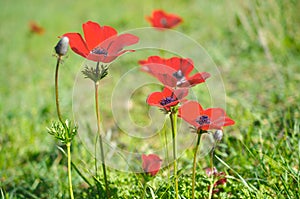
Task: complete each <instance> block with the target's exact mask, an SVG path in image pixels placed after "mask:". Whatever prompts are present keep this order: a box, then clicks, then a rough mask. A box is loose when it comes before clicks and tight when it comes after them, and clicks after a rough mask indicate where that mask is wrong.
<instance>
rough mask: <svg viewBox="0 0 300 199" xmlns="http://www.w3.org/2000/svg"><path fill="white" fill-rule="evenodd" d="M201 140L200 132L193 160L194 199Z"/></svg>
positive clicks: (193, 196)
mask: <svg viewBox="0 0 300 199" xmlns="http://www.w3.org/2000/svg"><path fill="white" fill-rule="evenodd" d="M200 138H201V134H200V133H199V132H198V136H197V144H196V148H195V152H194V160H193V177H192V199H194V198H195V179H196V166H197V164H196V162H197V161H196V160H197V152H198V148H199V143H200Z"/></svg>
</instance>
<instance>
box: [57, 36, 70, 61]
mask: <svg viewBox="0 0 300 199" xmlns="http://www.w3.org/2000/svg"><path fill="white" fill-rule="evenodd" d="M68 46H69V38H68V37H62V38H61V39H60V40H59V42H58V43H57V45H56V46H55V47H54V49H55V52H56V54H58V55H59V56H64V55H65V54H67V52H68Z"/></svg>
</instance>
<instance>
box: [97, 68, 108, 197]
mask: <svg viewBox="0 0 300 199" xmlns="http://www.w3.org/2000/svg"><path fill="white" fill-rule="evenodd" d="M96 70H99V62H97V66H96ZM98 90H99V81H95V111H96V117H97V134H98V135H99V142H100V153H101V162H102V169H103V176H104V181H105V190H106V196H107V198H110V194H109V188H108V181H107V175H106V166H105V158H104V150H103V139H102V134H101V126H100V125H101V120H100V110H99V97H98V96H99V94H98Z"/></svg>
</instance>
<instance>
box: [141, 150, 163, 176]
mask: <svg viewBox="0 0 300 199" xmlns="http://www.w3.org/2000/svg"><path fill="white" fill-rule="evenodd" d="M161 164H162V159H160V157H159V156H158V155H155V154H149V155H144V154H142V168H143V170H144V171H145V172H146V173H148V174H150V175H152V176H155V175H156V174H157V173H158V171H159V170H160V167H161Z"/></svg>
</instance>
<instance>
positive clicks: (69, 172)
mask: <svg viewBox="0 0 300 199" xmlns="http://www.w3.org/2000/svg"><path fill="white" fill-rule="evenodd" d="M66 146H67V153H68V179H69V190H70V198H71V199H74V194H73V187H72V175H71V142H68V143H67V144H66Z"/></svg>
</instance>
